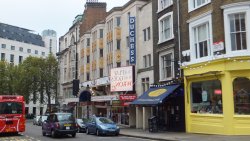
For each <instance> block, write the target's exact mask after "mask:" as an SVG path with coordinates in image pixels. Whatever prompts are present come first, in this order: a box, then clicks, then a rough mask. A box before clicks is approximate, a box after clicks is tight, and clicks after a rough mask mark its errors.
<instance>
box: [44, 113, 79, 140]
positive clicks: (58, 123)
mask: <svg viewBox="0 0 250 141" xmlns="http://www.w3.org/2000/svg"><path fill="white" fill-rule="evenodd" d="M76 132H77V127H76V121H75V118H74V116H73V114H72V113H51V114H49V116H48V119H47V120H45V121H44V122H43V124H42V134H43V136H45V135H47V134H48V135H51V136H52V137H56V136H58V135H66V134H70V135H72V137H75V136H76Z"/></svg>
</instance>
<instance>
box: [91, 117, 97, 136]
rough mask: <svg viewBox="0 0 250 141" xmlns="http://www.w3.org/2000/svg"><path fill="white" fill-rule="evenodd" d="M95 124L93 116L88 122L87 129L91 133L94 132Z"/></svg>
mask: <svg viewBox="0 0 250 141" xmlns="http://www.w3.org/2000/svg"><path fill="white" fill-rule="evenodd" d="M95 126H96V121H95V118H92V119H91V121H90V123H89V128H90V129H89V131H90V132H91V133H95V129H96V128H95Z"/></svg>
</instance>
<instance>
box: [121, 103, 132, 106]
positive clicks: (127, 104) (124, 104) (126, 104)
mask: <svg viewBox="0 0 250 141" xmlns="http://www.w3.org/2000/svg"><path fill="white" fill-rule="evenodd" d="M130 103H131V102H124V103H123V104H122V106H129V104H130Z"/></svg>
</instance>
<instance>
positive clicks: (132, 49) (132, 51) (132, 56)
mask: <svg viewBox="0 0 250 141" xmlns="http://www.w3.org/2000/svg"><path fill="white" fill-rule="evenodd" d="M135 39H136V36H135V17H129V62H130V64H136V40H135Z"/></svg>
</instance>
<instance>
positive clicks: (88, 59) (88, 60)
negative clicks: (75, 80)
mask: <svg viewBox="0 0 250 141" xmlns="http://www.w3.org/2000/svg"><path fill="white" fill-rule="evenodd" d="M89 62H90V58H89V55H88V56H87V63H89Z"/></svg>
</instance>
